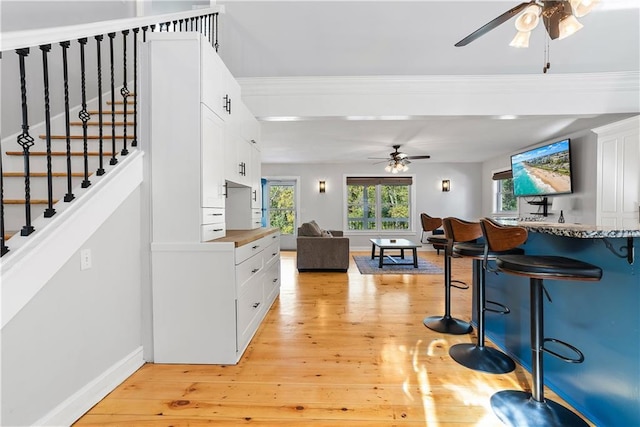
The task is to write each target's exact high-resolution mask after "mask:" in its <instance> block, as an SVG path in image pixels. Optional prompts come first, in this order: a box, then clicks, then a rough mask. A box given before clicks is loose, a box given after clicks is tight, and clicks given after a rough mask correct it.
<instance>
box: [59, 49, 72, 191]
mask: <svg viewBox="0 0 640 427" xmlns="http://www.w3.org/2000/svg"><path fill="white" fill-rule="evenodd" d="M70 45H71V43H70V42H69V41H64V42H60V47H62V75H63V81H64V122H65V132H66V136H67V145H66V155H67V159H66V160H67V194H65V195H64V201H65V202H70V201H72V200H73V199H74V198H75V196H74V195H73V193H72V182H71V124H70V123H71V117H70V114H69V65H68V64H69V61H68V59H67V49H69V46H70Z"/></svg>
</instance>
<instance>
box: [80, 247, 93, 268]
mask: <svg viewBox="0 0 640 427" xmlns="http://www.w3.org/2000/svg"><path fill="white" fill-rule="evenodd" d="M89 268H91V249H83V250H81V251H80V270H87V269H89Z"/></svg>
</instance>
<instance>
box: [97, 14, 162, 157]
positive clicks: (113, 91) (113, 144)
mask: <svg viewBox="0 0 640 427" xmlns="http://www.w3.org/2000/svg"><path fill="white" fill-rule="evenodd" d="M152 27H153V25H152ZM107 35H108V36H109V58H110V60H111V64H110V65H111V160H110V161H109V164H110V165H112V166H113V165H115V164H116V163H118V159H116V87H115V86H116V82H115V76H114V72H113V39H114V38H115V36H116V33H109V34H107Z"/></svg>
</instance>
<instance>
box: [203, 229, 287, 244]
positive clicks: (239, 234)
mask: <svg viewBox="0 0 640 427" xmlns="http://www.w3.org/2000/svg"><path fill="white" fill-rule="evenodd" d="M279 231H280V229H279V228H273V227H268V228H266V227H265V228H255V229H253V230H227V232H226V234H225V236H224V237H220V238H219V239H215V240H210V241H209V242H211V243H219V242H233V243H235V247H236V248H237V247H238V246H243V245H246V244H248V243H251V242H253V241H255V240H258V239H261V238H263V237H264V236H268V235H269V234H273V233H277V232H279Z"/></svg>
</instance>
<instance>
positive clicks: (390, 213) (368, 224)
mask: <svg viewBox="0 0 640 427" xmlns="http://www.w3.org/2000/svg"><path fill="white" fill-rule="evenodd" d="M412 183H413V178H411V177H401V178H400V177H398V178H395V177H393V178H392V177H389V178H387V177H347V209H346V212H347V229H348V230H370V231H397V230H410V229H411V214H410V212H411V184H412Z"/></svg>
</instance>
